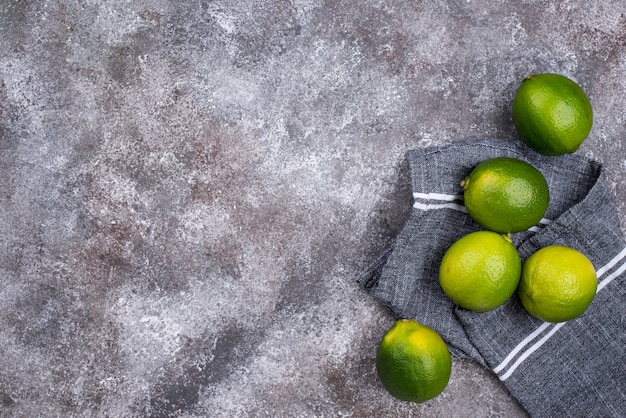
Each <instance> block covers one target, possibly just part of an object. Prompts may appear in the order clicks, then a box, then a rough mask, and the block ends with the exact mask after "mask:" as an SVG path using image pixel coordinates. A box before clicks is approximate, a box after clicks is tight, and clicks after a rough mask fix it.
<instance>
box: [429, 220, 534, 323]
mask: <svg viewBox="0 0 626 418" xmlns="http://www.w3.org/2000/svg"><path fill="white" fill-rule="evenodd" d="M521 270H522V262H521V261H520V257H519V254H518V252H517V250H516V249H515V247H514V246H513V244H512V243H511V239H510V238H509V237H508V236H504V235H500V234H498V233H495V232H491V231H478V232H472V233H470V234H467V235H465V236H463V237H462V238H460V239H459V240H458V241H456V242H455V243H454V244H452V245H451V246H450V248H448V250H447V251H446V253H445V254H444V256H443V259H442V260H441V265H440V267H439V284H440V285H441V288H442V289H443V291H444V292H445V294H446V295H448V297H450V299H452V301H453V302H454V303H456V304H457V305H459V306H461V307H463V308H465V309H470V310H472V311H477V312H485V311H488V310H490V309H493V308H496V307H498V306H500V305H502V304H503V303H504V302H506V300H507V299H509V298H510V297H511V295H513V293H514V292H515V289H516V288H517V284H518V282H519V279H520V274H521Z"/></svg>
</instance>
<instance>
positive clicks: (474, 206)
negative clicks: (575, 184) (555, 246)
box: [461, 157, 550, 233]
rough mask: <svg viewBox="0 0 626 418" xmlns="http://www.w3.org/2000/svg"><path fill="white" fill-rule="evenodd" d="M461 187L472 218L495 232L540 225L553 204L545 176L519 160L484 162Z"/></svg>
mask: <svg viewBox="0 0 626 418" xmlns="http://www.w3.org/2000/svg"><path fill="white" fill-rule="evenodd" d="M461 185H462V187H463V196H464V200H465V207H466V208H467V212H468V213H469V215H470V216H471V217H472V219H474V220H475V221H476V222H478V223H479V224H480V225H481V226H483V227H484V228H486V229H489V230H491V231H495V232H501V233H514V232H520V231H525V230H527V229H528V228H530V227H532V226H534V225H536V224H537V223H538V222H539V221H540V220H541V218H542V217H543V215H544V214H545V212H546V210H547V208H548V203H549V201H550V193H549V190H548V183H547V181H546V179H545V177H544V176H543V174H541V172H540V171H539V170H537V169H536V168H535V167H533V166H532V165H530V164H528V163H527V162H525V161H521V160H518V159H516V158H509V157H498V158H492V159H489V160H486V161H483V162H481V163H480V164H478V165H477V166H476V167H475V168H474V169H473V170H472V172H471V173H470V175H469V176H468V177H467V178H465V180H463V182H462V183H461Z"/></svg>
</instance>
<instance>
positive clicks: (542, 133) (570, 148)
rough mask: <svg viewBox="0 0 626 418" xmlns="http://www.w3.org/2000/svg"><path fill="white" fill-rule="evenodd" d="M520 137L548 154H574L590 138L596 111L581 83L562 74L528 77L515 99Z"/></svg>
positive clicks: (539, 150)
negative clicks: (592, 107)
mask: <svg viewBox="0 0 626 418" xmlns="http://www.w3.org/2000/svg"><path fill="white" fill-rule="evenodd" d="M513 123H514V124H515V129H517V132H518V133H519V135H520V137H521V138H522V139H523V140H524V142H526V144H528V145H529V146H530V147H531V148H533V149H534V150H535V151H537V152H540V153H542V154H545V155H561V154H566V153H572V152H574V151H576V150H577V149H578V147H579V146H580V144H581V143H582V142H583V141H584V140H585V139H586V138H587V136H588V135H589V132H590V131H591V125H592V123H593V112H592V109H591V104H590V103H589V99H588V98H587V95H586V94H585V92H584V91H583V89H581V88H580V86H579V85H578V84H576V83H575V82H574V81H572V80H570V79H569V78H567V77H565V76H562V75H559V74H536V75H529V76H528V77H526V78H525V79H524V80H523V81H522V83H521V84H520V86H519V88H518V90H517V92H516V93H515V98H514V99H513Z"/></svg>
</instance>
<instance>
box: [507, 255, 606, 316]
mask: <svg viewBox="0 0 626 418" xmlns="http://www.w3.org/2000/svg"><path fill="white" fill-rule="evenodd" d="M597 286H598V279H597V277H596V272H595V269H594V267H593V264H592V263H591V261H590V260H589V259H588V258H587V256H585V255H584V254H583V253H581V252H580V251H577V250H575V249H573V248H570V247H565V246H562V245H551V246H548V247H544V248H541V249H540V250H538V251H536V252H535V253H533V254H532V255H531V256H530V257H528V259H527V260H526V262H525V263H524V267H523V268H522V278H521V280H520V284H519V297H520V300H521V301H522V305H523V306H524V308H525V309H526V310H527V311H528V312H529V313H530V314H531V315H533V316H535V317H537V318H539V319H542V320H544V321H547V322H564V321H569V320H570V319H574V318H576V317H578V316H580V315H582V314H583V312H585V311H586V310H587V308H588V307H589V305H590V304H591V302H592V300H593V298H594V296H595V294H596V288H597Z"/></svg>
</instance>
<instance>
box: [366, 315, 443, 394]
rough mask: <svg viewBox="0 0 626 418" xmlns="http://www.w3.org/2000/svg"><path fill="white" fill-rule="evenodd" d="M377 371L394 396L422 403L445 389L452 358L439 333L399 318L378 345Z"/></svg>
mask: <svg viewBox="0 0 626 418" xmlns="http://www.w3.org/2000/svg"><path fill="white" fill-rule="evenodd" d="M376 371H377V372H378V376H379V377H380V380H381V382H382V383H383V386H385V389H387V391H388V392H389V393H390V394H391V395H393V396H394V397H396V398H398V399H400V400H403V401H411V402H417V403H421V402H425V401H427V400H429V399H432V398H434V397H436V396H438V395H439V394H440V393H441V392H443V390H444V389H445V388H446V386H447V385H448V381H449V380H450V374H451V372H452V359H451V357H450V351H448V347H447V346H446V343H445V342H444V341H443V339H441V337H440V336H439V334H437V333H436V332H435V331H433V330H432V329H431V328H429V327H427V326H425V325H422V324H420V323H419V322H417V321H414V320H412V319H400V320H398V321H397V322H396V323H395V324H394V325H393V326H392V327H391V328H390V329H389V331H387V333H386V334H385V335H384V336H383V338H382V340H381V341H380V344H379V345H378V350H377V351H376Z"/></svg>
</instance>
